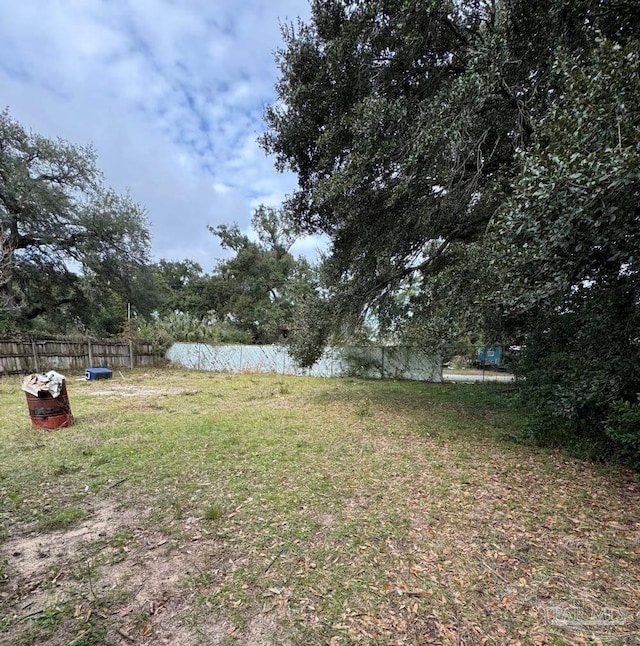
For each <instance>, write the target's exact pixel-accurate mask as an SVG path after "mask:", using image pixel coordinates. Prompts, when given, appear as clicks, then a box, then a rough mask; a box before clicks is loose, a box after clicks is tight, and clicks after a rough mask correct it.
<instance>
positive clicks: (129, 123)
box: [0, 0, 318, 271]
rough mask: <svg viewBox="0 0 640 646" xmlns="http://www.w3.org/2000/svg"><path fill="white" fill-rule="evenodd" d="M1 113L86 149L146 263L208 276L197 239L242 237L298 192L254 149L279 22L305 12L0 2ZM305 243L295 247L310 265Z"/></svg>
mask: <svg viewBox="0 0 640 646" xmlns="http://www.w3.org/2000/svg"><path fill="white" fill-rule="evenodd" d="M0 7H2V20H0V109H2V108H4V107H8V108H9V112H10V114H11V115H12V116H13V117H14V118H15V119H17V120H18V121H19V122H20V123H21V124H22V125H24V126H25V127H27V128H29V129H32V130H33V131H35V132H38V133H40V134H43V135H46V136H49V137H62V138H63V139H67V140H68V141H71V142H73V143H76V144H81V145H86V144H92V145H93V146H94V148H95V149H96V151H97V154H98V163H99V166H100V168H101V169H102V171H103V172H104V174H105V178H106V183H107V184H108V185H110V186H112V187H113V188H114V189H115V190H117V191H119V192H124V191H125V190H129V191H130V192H131V194H132V196H133V198H134V199H135V200H136V201H137V202H139V203H140V204H141V205H143V206H144V207H145V208H146V210H147V212H148V216H149V221H150V223H151V233H152V236H153V249H152V252H153V256H154V258H156V259H158V258H167V259H170V260H179V259H183V258H190V259H193V260H195V261H197V262H199V263H200V264H201V265H202V267H203V268H204V269H205V271H210V270H211V269H212V268H213V265H214V263H215V261H216V259H218V258H222V257H224V255H225V254H224V252H223V251H222V250H221V249H220V247H219V246H218V244H217V242H216V239H215V238H214V237H213V236H212V235H211V234H210V233H209V232H208V231H207V228H206V227H207V225H212V226H215V225H218V224H221V223H223V222H226V223H230V222H238V223H239V224H240V225H241V227H243V228H246V227H248V225H249V220H250V218H251V215H252V213H253V210H254V208H255V207H256V206H258V204H260V203H265V204H267V205H269V206H275V207H277V206H279V205H280V204H281V202H282V199H283V197H284V196H285V195H286V194H287V193H289V192H291V191H292V190H293V188H294V187H295V185H296V180H295V177H294V176H293V175H291V174H279V173H277V172H276V170H275V168H274V165H273V160H272V159H270V158H268V157H267V156H266V155H265V154H264V153H263V151H262V150H260V148H259V147H258V144H257V142H256V138H257V136H258V135H259V134H260V133H261V132H263V130H264V122H263V118H262V113H263V107H264V106H265V105H266V104H268V103H271V102H272V101H273V100H274V98H275V93H274V89H273V86H274V84H275V82H276V81H277V77H278V70H277V68H276V65H275V62H274V58H273V52H274V50H275V49H276V48H277V47H278V46H280V44H281V35H280V26H279V21H285V22H288V21H291V20H296V19H297V18H298V17H301V18H302V19H303V20H306V19H308V17H309V5H308V3H307V0H271V1H267V0H47V1H46V2H44V1H42V0H19V1H18V2H13V1H11V0H0ZM317 244H318V243H317V241H316V240H314V239H308V240H306V241H301V242H299V243H297V246H296V248H295V250H296V251H297V252H298V253H304V254H305V255H307V256H309V257H312V256H313V252H314V249H315V248H316V246H317Z"/></svg>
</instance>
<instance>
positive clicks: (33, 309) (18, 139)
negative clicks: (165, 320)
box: [0, 111, 153, 333]
mask: <svg viewBox="0 0 640 646" xmlns="http://www.w3.org/2000/svg"><path fill="white" fill-rule="evenodd" d="M0 242H1V244H2V260H1V271H2V276H1V280H0V290H1V295H0V297H1V306H2V318H3V325H4V326H5V327H11V326H15V327H17V328H18V329H30V328H34V327H36V328H37V325H38V321H40V322H42V321H43V320H46V322H45V323H44V325H46V327H47V331H49V332H51V331H68V330H78V329H80V330H85V329H87V328H91V329H93V330H98V331H103V332H110V333H113V332H116V331H117V328H118V326H119V325H120V323H122V321H123V320H124V318H126V312H127V309H126V308H127V302H129V301H132V300H135V301H136V302H137V303H138V307H139V309H141V310H142V311H145V310H146V311H150V309H152V308H153V303H151V302H149V300H148V299H149V296H150V295H149V293H148V291H147V290H146V289H145V281H146V280H147V277H146V273H145V266H146V263H147V261H148V250H149V232H148V227H147V221H146V216H145V213H144V210H143V209H142V208H141V207H140V206H139V205H137V204H136V203H135V202H134V201H133V200H132V199H131V198H130V197H129V196H128V195H118V194H116V193H115V192H114V191H112V190H111V189H109V188H106V187H105V186H104V185H103V180H102V176H101V174H100V171H99V170H98V168H97V165H96V156H95V153H94V151H93V150H92V149H91V148H87V147H81V146H76V145H74V144H71V143H68V142H66V141H63V140H60V139H58V140H55V141H54V140H51V139H47V138H46V137H43V136H40V135H38V134H34V133H30V132H27V131H26V130H25V129H24V128H23V127H22V126H21V125H20V124H18V123H17V122H16V121H15V120H13V119H12V118H11V117H10V115H9V113H8V112H7V111H4V112H2V113H0ZM115 308H119V309H120V315H115V316H114V309H115ZM43 317H44V319H43ZM52 328H53V329H52Z"/></svg>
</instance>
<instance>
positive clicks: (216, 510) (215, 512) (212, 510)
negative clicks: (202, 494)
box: [204, 502, 224, 521]
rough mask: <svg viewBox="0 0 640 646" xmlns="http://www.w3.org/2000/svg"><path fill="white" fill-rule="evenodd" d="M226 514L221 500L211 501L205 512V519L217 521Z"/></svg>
mask: <svg viewBox="0 0 640 646" xmlns="http://www.w3.org/2000/svg"><path fill="white" fill-rule="evenodd" d="M223 515H224V507H223V506H222V504H221V503H219V502H214V503H211V504H210V505H209V506H208V507H207V508H206V510H205V512H204V518H205V520H209V521H215V520H218V519H220V518H222V516H223Z"/></svg>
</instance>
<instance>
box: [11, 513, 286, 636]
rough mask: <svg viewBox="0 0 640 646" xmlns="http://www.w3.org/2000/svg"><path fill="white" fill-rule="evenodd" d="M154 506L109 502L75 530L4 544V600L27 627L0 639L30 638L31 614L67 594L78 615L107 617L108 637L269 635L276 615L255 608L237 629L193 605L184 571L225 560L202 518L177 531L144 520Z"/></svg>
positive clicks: (38, 613) (63, 599)
mask: <svg viewBox="0 0 640 646" xmlns="http://www.w3.org/2000/svg"><path fill="white" fill-rule="evenodd" d="M148 512H149V510H145V509H137V508H134V507H128V506H126V505H122V504H121V503H116V502H115V501H103V502H100V503H99V504H97V505H96V507H95V508H94V510H93V513H92V515H91V517H90V518H88V519H87V520H86V521H84V522H82V523H81V524H80V525H79V526H75V527H73V528H72V529H69V530H65V531H54V532H50V533H48V534H36V533H35V532H33V533H30V534H28V535H26V536H18V537H15V538H12V539H10V540H8V541H7V542H5V543H4V544H3V546H2V552H3V554H5V555H6V559H7V561H6V562H7V565H6V567H7V571H8V573H9V577H8V578H9V585H8V586H7V587H5V588H4V589H3V592H2V596H3V597H4V599H3V602H4V604H5V608H8V612H9V614H10V615H12V616H13V617H14V618H17V619H18V624H19V625H22V626H23V627H24V630H23V631H15V630H14V631H12V635H11V636H10V637H8V636H3V635H2V634H0V644H2V645H3V646H4V645H5V644H6V646H9V645H10V644H11V645H14V644H16V643H17V642H16V641H15V640H16V639H19V638H20V633H21V632H22V633H23V634H24V635H25V638H26V635H27V633H28V624H29V620H31V619H33V618H35V617H39V616H41V615H42V614H43V613H44V612H45V611H46V609H48V608H52V607H55V606H56V605H60V604H66V603H69V602H71V603H73V604H74V605H75V610H74V617H75V618H78V617H80V616H82V615H84V616H85V617H86V620H87V622H89V620H90V619H91V616H90V613H96V612H97V613H99V614H101V615H102V617H101V618H102V619H108V620H109V621H108V622H107V623H108V624H109V625H111V628H110V630H109V632H108V634H107V636H106V640H107V643H110V644H133V643H135V644H139V645H146V644H163V645H166V646H192V645H193V646H195V645H196V644H212V645H216V644H221V643H222V642H223V640H224V639H225V637H226V636H231V635H233V637H235V638H236V639H241V642H242V643H244V644H248V645H250V646H259V645H261V644H267V643H270V637H271V635H272V632H273V630H274V627H275V622H274V621H273V619H271V618H270V616H269V615H268V614H263V613H260V612H257V613H256V615H255V617H254V619H253V620H252V621H251V622H250V623H249V625H248V626H246V627H245V629H244V631H243V634H239V632H238V629H237V628H236V627H235V626H233V625H232V624H231V623H230V622H228V621H227V622H218V621H216V620H214V619H213V618H212V617H211V615H210V614H207V613H206V610H207V609H206V608H203V609H197V608H195V607H194V606H193V603H192V602H193V595H190V594H189V589H188V586H185V585H184V581H185V579H187V578H188V577H190V576H197V574H198V572H199V571H200V570H201V569H202V568H203V567H206V568H207V569H208V571H212V569H213V570H214V571H215V570H216V569H217V570H224V568H225V560H226V555H225V554H224V553H222V551H221V546H220V545H219V544H218V543H217V542H216V540H215V539H213V538H211V537H208V536H206V532H205V533H203V530H202V528H201V527H200V521H199V520H197V519H195V518H187V519H185V520H184V521H182V523H181V524H182V527H181V528H180V529H181V532H180V534H181V535H182V536H181V537H180V538H176V537H175V536H168V535H163V534H161V533H156V532H154V531H152V530H149V529H148V528H145V525H146V523H145V522H144V520H145V516H146V515H147V514H148ZM122 537H124V538H126V540H121V539H122ZM60 632H61V631H58V633H60ZM62 632H63V631H62ZM74 636H75V635H69V637H68V638H69V639H72V638H73V637H74ZM80 636H81V635H80ZM7 639H9V641H6V640H7ZM49 643H52V642H49ZM61 643H65V644H66V643H68V642H67V641H66V640H65V641H64V642H61Z"/></svg>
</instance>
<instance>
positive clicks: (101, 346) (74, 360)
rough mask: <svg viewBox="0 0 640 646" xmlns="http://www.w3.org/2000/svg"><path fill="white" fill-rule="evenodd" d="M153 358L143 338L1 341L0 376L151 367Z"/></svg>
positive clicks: (154, 359) (150, 349) (149, 347)
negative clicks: (52, 371) (129, 339)
mask: <svg viewBox="0 0 640 646" xmlns="http://www.w3.org/2000/svg"><path fill="white" fill-rule="evenodd" d="M155 362H156V357H155V356H154V354H153V349H152V346H151V343H148V342H146V341H110V340H105V339H5V340H0V376H2V375H26V374H30V373H33V372H47V371H49V370H58V371H62V372H64V371H65V370H67V371H84V370H85V368H89V367H105V368H112V369H113V368H116V369H117V368H136V367H142V366H153V365H154V364H155Z"/></svg>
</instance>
